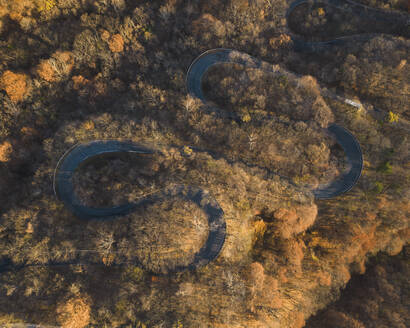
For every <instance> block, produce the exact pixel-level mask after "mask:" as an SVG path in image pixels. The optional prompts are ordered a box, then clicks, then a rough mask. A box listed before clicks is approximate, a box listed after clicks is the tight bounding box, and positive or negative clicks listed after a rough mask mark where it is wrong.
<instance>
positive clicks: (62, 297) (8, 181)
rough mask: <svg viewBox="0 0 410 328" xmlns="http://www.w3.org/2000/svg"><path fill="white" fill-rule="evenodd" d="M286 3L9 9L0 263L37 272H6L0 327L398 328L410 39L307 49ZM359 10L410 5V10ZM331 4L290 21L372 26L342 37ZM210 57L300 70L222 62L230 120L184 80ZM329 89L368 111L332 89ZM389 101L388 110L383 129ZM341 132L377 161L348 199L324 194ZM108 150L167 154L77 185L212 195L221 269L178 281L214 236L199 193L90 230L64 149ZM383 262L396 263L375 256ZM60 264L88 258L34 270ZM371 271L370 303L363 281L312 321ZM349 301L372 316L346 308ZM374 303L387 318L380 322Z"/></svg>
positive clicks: (219, 86) (223, 107)
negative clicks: (79, 213) (219, 213)
mask: <svg viewBox="0 0 410 328" xmlns="http://www.w3.org/2000/svg"><path fill="white" fill-rule="evenodd" d="M290 2H291V1H285V0H278V1H260V0H253V1H250V0H249V1H248V0H229V1H224V2H221V1H217V0H208V1H188V0H187V1H182V0H164V1H145V0H139V1H125V0H70V1H67V0H34V1H28V0H27V1H26V0H17V1H6V0H0V20H1V21H0V89H1V92H0V102H1V109H0V263H2V264H3V263H7V262H11V263H12V264H13V266H14V267H15V268H17V267H18V265H19V264H27V265H28V266H26V267H24V268H20V269H13V268H12V269H11V270H7V271H6V270H5V271H4V272H1V273H0V325H6V324H9V323H18V322H33V323H42V324H49V325H59V326H63V327H78V328H80V327H81V328H82V327H129V326H131V327H139V328H142V327H158V328H159V327H166V328H168V327H169V328H171V327H172V328H173V327H220V328H222V327H225V328H228V327H229V328H231V327H255V328H256V327H278V328H279V327H289V328H290V327H296V328H298V327H303V326H304V325H305V324H306V322H307V324H308V326H309V327H314V324H315V323H317V321H318V320H319V321H321V320H322V319H321V318H326V320H329V322H334V320H336V321H337V322H342V321H343V320H344V322H346V327H350V326H349V325H351V326H353V327H355V325H356V327H361V326H360V325H362V326H363V325H365V326H366V325H367V323H368V322H369V320H370V319H374V320H375V322H380V325H379V326H380V327H382V326H383V325H387V326H388V327H390V326H392V327H402V326H400V325H401V324H402V323H403V322H405V320H408V312H406V311H401V310H400V309H402V308H404V307H405V303H400V304H404V305H398V307H400V309H397V311H394V314H391V315H390V314H387V313H386V311H389V310H388V309H390V303H389V302H390V301H386V302H384V303H383V301H381V298H380V297H382V298H385V299H386V300H387V299H389V300H390V299H391V300H392V301H391V302H396V303H397V304H398V299H397V294H398V292H395V291H396V290H398V288H399V287H397V286H399V285H400V286H405V281H403V280H404V279H403V278H401V276H399V274H395V273H394V272H391V271H390V269H391V268H392V267H394V266H395V265H398V266H399V267H400V268H403V271H404V273H405V272H406V270H407V269H406V268H407V267H406V266H405V264H403V261H404V259H403V260H397V258H396V259H393V258H392V259H390V258H389V256H394V255H397V254H399V253H400V252H401V250H402V248H403V245H405V244H406V243H408V241H409V237H410V235H409V231H410V230H409V227H408V221H409V220H408V218H409V214H410V213H409V212H410V208H409V203H408V199H409V198H410V190H409V185H410V175H409V169H410V166H409V163H410V161H409V160H410V152H409V147H408V142H409V140H408V130H405V129H404V128H403V122H406V120H408V119H410V112H409V101H408V99H409V98H408V97H409V89H408V88H409V76H410V72H409V65H408V53H409V47H410V43H409V42H410V41H409V40H408V39H406V38H404V37H397V36H392V35H387V34H377V35H374V36H373V37H372V38H370V39H369V40H366V41H360V42H357V41H355V42H350V43H349V42H348V43H347V44H344V45H343V46H334V47H329V48H325V49H324V51H321V52H320V53H302V52H295V51H294V50H293V47H292V39H291V36H292V33H291V31H290V30H289V27H288V25H287V23H288V22H287V21H286V18H285V14H286V11H287V9H288V8H289V5H290ZM362 2H363V3H366V4H368V5H371V6H375V7H376V6H377V7H380V8H383V9H388V8H392V9H396V10H401V11H406V10H408V9H407V8H406V5H407V4H406V3H404V2H403V1H393V0H391V1H388V2H386V1H366V2H365V1H364V0H363V1H362ZM320 8H321V7H318V8H314V10H313V12H312V13H311V14H309V13H297V14H298V15H297V16H296V17H294V19H295V21H294V23H295V24H296V23H297V24H301V25H298V26H299V27H303V28H304V29H307V28H308V27H307V26H304V25H303V24H305V23H304V22H308V23H309V22H310V23H311V25H310V27H311V28H313V29H314V30H312V33H313V32H315V31H319V32H320V33H322V31H323V29H320V28H318V27H319V26H324V25H323V24H325V26H327V27H328V28H327V29H326V30H327V31H329V33H330V32H332V33H333V34H332V33H330V34H327V35H317V36H316V37H318V38H319V37H320V38H332V37H334V35H335V34H337V33H339V32H344V31H348V33H350V34H353V33H361V32H362V31H363V28H364V27H363V26H361V25H360V21H359V22H358V21H357V20H355V19H354V17H352V20H350V19H346V23H345V24H344V25H343V26H339V25H340V24H339V23H336V22H337V21H323V19H322V14H321V11H320V10H319V9H320ZM328 12H330V9H328V8H323V13H324V17H326V15H327V13H328ZM306 15H307V16H309V15H311V16H312V17H311V18H312V20H311V21H309V19H310V18H309V17H307V16H306ZM332 24H333V25H332ZM380 26H381V25H380ZM365 28H366V29H368V30H372V31H373V32H380V30H377V29H378V28H379V27H378V26H371V24H368V25H366V26H365ZM383 28H384V27H383ZM336 32H337V33H336ZM211 48H231V49H237V50H238V51H241V52H244V53H248V54H250V55H252V56H254V57H256V58H259V59H261V60H264V61H266V62H268V63H272V64H279V65H281V66H282V67H283V68H286V69H289V70H290V71H292V72H296V73H298V74H301V75H304V76H303V77H302V78H299V79H295V80H288V79H284V78H278V77H277V76H273V75H270V74H268V73H264V72H261V71H257V70H251V69H246V68H244V67H239V66H234V65H219V66H217V67H214V68H213V69H211V70H210V71H209V72H208V74H207V76H206V78H205V80H204V89H205V91H206V96H207V98H209V99H210V100H211V101H212V102H213V103H214V104H215V106H216V107H217V108H218V110H220V111H225V112H234V113H236V114H238V115H239V117H240V120H239V121H238V120H231V119H228V118H223V117H220V116H218V115H216V114H215V113H214V112H212V111H209V110H208V109H209V108H208V106H206V105H204V104H202V103H201V102H200V101H198V100H197V99H194V98H192V97H191V96H189V95H187V93H186V88H185V75H186V71H187V69H188V67H189V65H190V63H191V62H192V60H193V59H194V58H196V57H197V56H198V55H199V54H201V53H202V52H203V51H205V50H208V49H211ZM323 87H326V88H328V89H329V90H330V91H337V92H340V93H343V94H345V95H346V96H347V97H349V98H351V99H354V100H356V101H359V102H361V103H362V104H363V107H362V108H361V109H359V110H358V109H356V108H352V107H351V106H349V105H347V104H344V103H341V102H338V101H336V100H334V99H332V98H329V97H326V96H325V95H323V94H320V90H321V88H323ZM374 108H380V109H381V110H382V111H381V112H380V115H379V116H378V117H377V118H376V117H375V116H374V115H371V113H372V112H373V110H374ZM330 122H336V123H337V124H340V125H342V126H344V127H345V128H347V129H349V130H350V131H351V132H352V133H353V134H354V135H355V136H356V137H357V139H358V140H359V142H360V145H361V148H362V151H363V154H364V160H365V162H364V170H363V174H362V177H361V178H360V180H359V182H358V184H357V185H356V186H355V187H354V188H353V189H352V190H351V191H350V192H349V193H347V194H345V195H342V196H340V197H337V198H335V199H331V200H321V201H318V200H314V199H313V195H312V193H311V189H312V188H313V187H314V186H315V185H317V184H320V183H326V182H327V181H329V180H331V179H332V177H334V176H335V175H337V174H338V173H339V172H341V171H342V170H343V169H344V158H343V153H342V151H341V149H338V147H337V145H336V144H335V143H334V141H333V140H332V139H331V138H330V136H328V135H326V134H325V133H324V129H323V128H324V127H326V126H327V124H328V123H330ZM95 139H122V140H131V141H134V142H136V143H143V144H146V145H149V146H150V147H153V148H155V149H158V150H160V151H161V154H160V155H155V156H150V157H146V158H140V157H133V156H123V157H115V158H113V157H111V158H109V157H108V158H99V159H97V160H95V161H91V162H89V163H87V164H85V165H84V166H83V167H81V168H80V170H79V171H78V172H77V173H76V176H75V186H76V193H77V195H78V196H79V197H80V198H81V200H82V201H83V202H84V204H87V205H92V206H111V205H118V204H121V203H123V202H125V201H133V200H135V199H138V198H139V197H143V196H144V195H147V194H149V193H150V192H152V191H155V190H157V189H163V188H168V187H171V186H172V185H173V184H186V185H194V186H197V187H200V188H203V189H204V190H206V191H208V192H209V194H210V195H212V196H213V197H214V198H215V200H216V201H217V202H218V203H219V205H220V206H221V208H222V209H223V211H224V213H225V214H224V218H225V221H226V224H227V238H226V241H225V245H224V248H223V249H222V252H221V254H220V256H219V257H218V258H217V259H216V261H214V262H212V263H210V264H208V265H207V266H204V267H202V268H200V269H198V270H196V271H194V272H184V273H180V274H175V275H166V274H163V273H166V272H167V270H168V269H170V268H172V267H173V266H175V265H180V264H181V263H182V264H183V263H188V262H189V261H190V260H191V259H192V254H193V253H194V252H196V251H197V250H198V249H199V248H200V247H201V245H202V244H203V242H204V240H205V239H206V237H207V234H208V230H209V227H208V223H207V219H206V216H205V215H204V213H203V211H202V210H201V209H200V208H199V207H198V206H196V205H195V204H191V203H190V202H186V201H183V200H181V199H169V200H167V201H163V202H158V203H156V204H152V205H150V206H147V207H145V208H143V209H141V210H140V211H136V212H133V213H131V214H129V215H127V216H124V217H121V218H118V219H116V220H112V221H107V222H98V221H82V220H79V219H78V218H76V217H74V216H73V214H72V213H71V212H70V211H69V210H68V209H67V208H65V207H64V205H63V204H62V203H61V202H59V201H58V200H57V199H56V197H55V195H54V192H53V187H52V182H53V174H54V169H55V166H56V164H57V162H58V160H59V158H60V157H61V156H62V155H63V154H64V153H65V152H66V151H67V150H68V149H69V148H70V147H72V146H73V145H75V144H76V143H81V142H88V141H91V140H95ZM380 251H383V252H385V254H387V255H381V256H379V257H378V260H375V259H373V256H374V255H376V254H378V252H380ZM407 252H408V250H407V248H405V250H404V251H403V252H402V253H401V255H398V257H399V258H400V259H401V258H403V257H404V256H407V257H408V253H407ZM403 254H404V255H403ZM406 254H407V255H406ZM375 261H376V262H377V261H382V262H383V263H378V264H377V265H376V266H374V262H375ZM397 261H399V262H398V263H401V264H394V263H397ZM50 262H71V263H72V264H71V265H65V266H57V265H56V266H41V265H38V264H47V263H50ZM128 262H129V264H128V265H124V266H120V265H118V266H117V265H116V264H121V263H128ZM133 262H135V263H137V262H138V263H142V264H143V265H140V266H137V265H134V264H133ZM75 263H77V264H75ZM78 263H83V264H81V265H80V264H78ZM87 263H95V264H97V265H87ZM384 263H386V265H384ZM30 265H31V266H30ZM366 267H369V269H368V272H370V273H372V272H375V274H374V275H372V274H370V275H366V274H365V275H364V276H362V277H360V278H354V279H353V281H352V285H361V286H363V288H366V287H367V286H369V288H371V286H372V284H378V286H380V287H379V289H378V290H377V292H375V291H371V293H370V292H369V295H373V296H374V297H373V296H372V297H370V296H369V297H368V299H367V301H366V303H364V302H362V299H360V295H362V294H361V293H363V291H362V289H360V286H359V287H358V288H351V289H349V287H348V289H347V290H346V293H347V295H348V296H346V297H348V300H346V299H345V298H344V297H345V296H342V298H341V299H340V301H339V302H340V303H337V304H338V305H337V306H338V307H337V308H335V305H330V306H329V308H328V309H325V310H324V312H323V313H321V314H319V316H317V317H313V318H312V319H311V320H310V321H308V318H309V317H310V316H311V315H312V314H314V313H316V312H317V311H319V310H321V309H323V308H326V306H327V305H328V304H330V303H331V302H334V301H337V299H338V298H339V296H340V294H341V290H342V289H343V288H344V287H345V286H346V284H348V282H349V280H350V277H351V275H355V274H358V273H359V274H360V273H364V272H365V271H366ZM2 270H3V266H1V270H0V271H2ZM390 277H392V278H391V279H392V281H391V282H390V280H389V281H388V282H389V283H387V282H386V280H388V279H390ZM402 283H403V285H401V284H402ZM401 288H404V287H401ZM378 295H381V296H380V297H379V296H378ZM387 297H390V298H387ZM351 299H355V300H356V302H357V299H360V303H363V304H364V305H363V307H364V308H366V309H362V310H360V311H359V310H357V308H356V307H349V306H348V304H349V303H352V304H356V303H354V301H352V302H350V300H351ZM404 301H405V299H404ZM404 301H403V302H404ZM368 302H370V303H368ZM371 302H377V304H373V303H371ZM373 305H375V306H376V305H377V307H378V308H379V313H378V314H377V315H378V316H376V314H375V313H372V312H371V311H370V310H369V311H370V312H369V311H367V310H368V309H367V307H369V308H371V307H372V306H373ZM366 306H367V307H366ZM341 307H343V310H342V308H341ZM359 312H360V314H359ZM355 313H356V314H355ZM369 318H370V319H369ZM406 318H407V319H406ZM376 319H377V320H381V321H376ZM332 320H333V321H332ZM311 325H313V326H311ZM319 327H320V326H319Z"/></svg>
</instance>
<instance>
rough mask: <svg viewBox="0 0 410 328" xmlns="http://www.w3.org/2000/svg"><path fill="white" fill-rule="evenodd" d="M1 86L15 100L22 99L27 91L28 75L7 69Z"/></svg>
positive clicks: (0, 80)
mask: <svg viewBox="0 0 410 328" xmlns="http://www.w3.org/2000/svg"><path fill="white" fill-rule="evenodd" d="M0 88H1V89H3V90H5V91H6V92H7V95H8V96H9V97H10V99H11V100H12V101H13V102H19V101H22V100H23V99H24V96H25V95H26V93H27V76H26V75H25V74H21V73H13V72H12V71H5V72H4V73H3V75H2V76H1V78H0Z"/></svg>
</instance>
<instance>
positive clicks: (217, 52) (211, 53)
mask: <svg viewBox="0 0 410 328" xmlns="http://www.w3.org/2000/svg"><path fill="white" fill-rule="evenodd" d="M225 63H235V64H239V65H242V66H245V67H251V68H258V69H261V70H263V71H267V72H269V73H272V74H274V75H280V76H283V75H285V76H288V77H289V76H291V77H297V75H296V74H293V73H290V72H288V71H286V70H284V69H282V68H280V67H279V66H278V65H271V64H268V63H266V62H263V61H260V60H258V59H256V58H253V57H251V56H249V55H248V54H245V53H241V52H238V51H236V50H231V49H211V50H208V51H206V52H204V53H203V54H201V55H200V56H198V57H197V58H196V59H195V60H194V61H193V62H192V64H191V65H190V67H189V69H188V73H187V76H186V86H187V90H188V93H190V94H191V95H192V96H194V97H197V98H199V99H201V101H202V102H203V103H207V100H206V98H205V95H204V93H203V90H202V79H203V77H204V74H205V73H206V72H207V71H208V69H209V68H210V67H212V66H214V65H220V64H225ZM215 111H217V112H220V110H219V109H218V108H215ZM327 129H328V131H329V132H330V134H332V135H333V136H334V137H335V139H336V141H337V142H338V143H339V145H340V146H341V147H342V148H343V150H344V151H345V155H346V157H347V161H348V163H349V170H348V172H345V173H343V174H341V175H340V176H339V177H337V178H336V179H335V180H334V181H333V182H332V183H330V184H328V185H326V186H320V187H319V189H315V190H313V194H314V195H315V197H316V198H317V199H327V198H332V197H336V196H338V195H340V194H342V193H345V192H347V191H349V190H350V189H351V188H353V186H354V185H355V184H356V182H357V181H358V180H359V177H360V175H361V172H362V168H363V155H362V151H361V149H360V145H359V143H358V141H357V140H356V138H355V137H354V136H353V135H352V134H351V133H350V132H349V131H348V130H346V129H345V128H343V127H341V126H339V125H336V124H331V125H329V126H328V128H327Z"/></svg>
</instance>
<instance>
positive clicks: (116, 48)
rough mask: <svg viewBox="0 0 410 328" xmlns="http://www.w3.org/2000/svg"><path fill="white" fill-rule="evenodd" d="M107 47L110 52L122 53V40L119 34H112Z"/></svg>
mask: <svg viewBox="0 0 410 328" xmlns="http://www.w3.org/2000/svg"><path fill="white" fill-rule="evenodd" d="M108 47H109V48H110V50H111V51H112V52H122V51H123V50H124V39H123V38H122V36H121V35H120V34H114V35H113V36H111V37H110V39H109V40H108Z"/></svg>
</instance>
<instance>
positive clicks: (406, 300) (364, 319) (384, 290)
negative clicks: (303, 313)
mask: <svg viewBox="0 0 410 328" xmlns="http://www.w3.org/2000/svg"><path fill="white" fill-rule="evenodd" d="M409 274H410V262H409V247H408V246H406V247H404V248H403V250H402V252H401V253H400V254H398V255H396V256H393V257H391V256H388V255H387V254H379V255H378V256H377V257H374V258H372V260H371V261H370V263H369V264H368V267H367V268H366V273H365V274H364V275H357V276H354V277H352V279H351V280H350V281H349V283H348V284H347V286H346V289H345V290H344V291H343V292H342V295H341V297H340V299H339V300H337V301H336V302H334V303H332V304H331V305H329V306H328V307H327V308H326V309H325V310H322V311H320V312H319V313H318V314H316V315H315V316H313V317H311V318H310V319H309V320H308V322H307V324H306V326H305V327H307V328H319V327H323V328H326V327H335V326H337V327H341V328H342V327H357V328H364V327H366V328H367V327H368V328H376V327H377V328H387V327H400V328H405V327H407V323H408V322H409V320H410V314H409V311H408V309H409V305H410V295H409V288H408V277H409Z"/></svg>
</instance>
